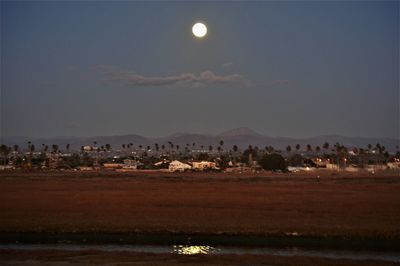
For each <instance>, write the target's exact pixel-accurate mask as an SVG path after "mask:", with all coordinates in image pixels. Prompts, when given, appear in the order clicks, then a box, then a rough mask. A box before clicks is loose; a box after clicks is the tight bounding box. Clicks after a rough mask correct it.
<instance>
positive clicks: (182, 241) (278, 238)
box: [0, 231, 400, 252]
mask: <svg viewBox="0 0 400 266" xmlns="http://www.w3.org/2000/svg"><path fill="white" fill-rule="evenodd" d="M0 242H1V243H2V244H15V243H18V244H85V245H86V244H87V245H91V244H95V245H107V244H116V245H195V246H230V247H269V248H304V249H318V250H324V249H334V250H345V251H396V252H398V251H400V238H391V239H388V238H379V237H378V238H371V237H363V238H349V237H327V236H287V235H251V234H240V233H238V234H226V233H221V234H212V233H208V234H201V233H183V232H181V233H170V232H33V231H23V232H0Z"/></svg>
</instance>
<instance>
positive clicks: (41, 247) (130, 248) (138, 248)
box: [0, 244, 400, 263]
mask: <svg viewBox="0 0 400 266" xmlns="http://www.w3.org/2000/svg"><path fill="white" fill-rule="evenodd" d="M2 250H3V251H4V250H21V251H50V250H58V251H89V250H91V251H93V250H95V251H102V252H112V251H125V252H142V253H157V254H166V253H172V254H181V255H196V254H206V255H218V254H223V255H230V254H232V255H245V254H249V255H274V256H285V257H287V256H305V257H320V258H329V259H352V260H379V261H388V262H396V263H400V253H398V252H374V251H348V250H346V251H344V250H325V249H324V250H316V249H302V248H265V247H228V246H215V247H212V246H206V245H204V246H195V245H89V244H85V245H82V244H0V251H2Z"/></svg>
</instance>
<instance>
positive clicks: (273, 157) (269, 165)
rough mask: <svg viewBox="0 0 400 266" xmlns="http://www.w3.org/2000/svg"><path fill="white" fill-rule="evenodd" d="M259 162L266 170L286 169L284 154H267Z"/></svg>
mask: <svg viewBox="0 0 400 266" xmlns="http://www.w3.org/2000/svg"><path fill="white" fill-rule="evenodd" d="M258 164H259V165H260V166H261V167H262V168H263V169H265V170H269V171H277V170H281V171H286V170H287V167H286V162H285V159H284V158H283V157H282V155H280V154H277V153H272V154H266V155H264V156H263V157H262V158H261V159H260V160H259V161H258Z"/></svg>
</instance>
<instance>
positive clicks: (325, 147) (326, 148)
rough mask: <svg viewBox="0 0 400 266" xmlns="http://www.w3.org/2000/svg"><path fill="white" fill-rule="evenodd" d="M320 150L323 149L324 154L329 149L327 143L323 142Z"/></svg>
mask: <svg viewBox="0 0 400 266" xmlns="http://www.w3.org/2000/svg"><path fill="white" fill-rule="evenodd" d="M322 148H324V150H325V152H327V151H328V149H329V143H328V142H325V143H324V145H322Z"/></svg>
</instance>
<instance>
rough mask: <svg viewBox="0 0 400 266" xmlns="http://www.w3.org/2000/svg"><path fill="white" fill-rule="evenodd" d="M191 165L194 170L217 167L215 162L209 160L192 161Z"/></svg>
mask: <svg viewBox="0 0 400 266" xmlns="http://www.w3.org/2000/svg"><path fill="white" fill-rule="evenodd" d="M192 166H193V169H194V170H199V171H204V170H207V169H218V168H217V164H216V163H215V162H209V161H201V162H192Z"/></svg>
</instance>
